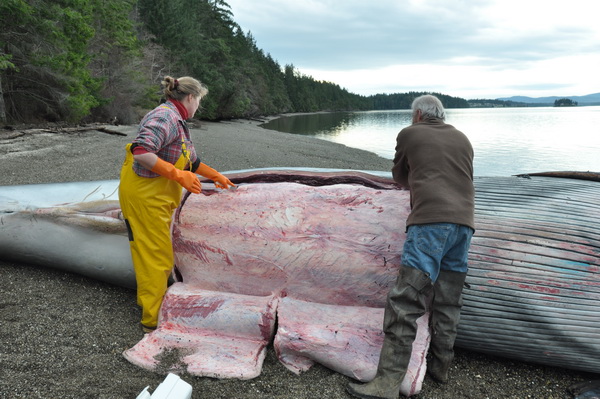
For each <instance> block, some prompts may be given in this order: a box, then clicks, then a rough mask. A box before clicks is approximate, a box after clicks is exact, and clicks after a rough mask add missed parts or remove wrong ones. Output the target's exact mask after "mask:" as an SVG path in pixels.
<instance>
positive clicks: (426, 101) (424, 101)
mask: <svg viewBox="0 0 600 399" xmlns="http://www.w3.org/2000/svg"><path fill="white" fill-rule="evenodd" d="M411 108H412V112H413V115H414V114H415V113H416V112H417V111H421V116H422V118H439V119H441V120H444V119H446V111H444V106H443V105H442V102H441V101H440V100H439V99H438V98H437V97H436V96H432V95H430V94H425V95H424V96H420V97H417V98H415V99H414V100H413V102H412V106H411Z"/></svg>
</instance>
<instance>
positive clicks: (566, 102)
mask: <svg viewBox="0 0 600 399" xmlns="http://www.w3.org/2000/svg"><path fill="white" fill-rule="evenodd" d="M554 106H555V107H576V106H577V101H573V100H571V99H570V98H561V99H560V100H554Z"/></svg>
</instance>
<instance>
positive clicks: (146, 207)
mask: <svg viewBox="0 0 600 399" xmlns="http://www.w3.org/2000/svg"><path fill="white" fill-rule="evenodd" d="M130 147H131V144H127V146H126V147H125V150H126V155H125V162H124V163H123V167H122V168H121V182H120V186H119V202H120V203H121V211H122V212H123V216H124V218H125V221H126V223H127V226H128V230H129V247H130V249H131V258H132V260H133V268H134V270H135V277H136V282H137V303H138V305H139V306H141V308H142V321H141V322H142V325H143V326H145V327H150V328H153V327H156V326H157V324H158V313H159V311H160V306H161V304H162V300H163V297H164V295H165V292H166V291H167V282H168V279H169V274H170V273H171V270H172V269H173V264H174V257H173V244H172V241H171V221H172V216H173V212H174V211H175V209H176V208H177V206H178V205H179V203H180V201H181V186H180V185H179V183H177V182H175V181H173V180H169V179H167V178H165V177H162V176H158V177H140V176H138V175H137V174H136V173H135V172H134V171H133V155H132V154H131V150H130ZM185 164H186V159H185V158H184V156H183V155H182V156H181V157H180V158H179V160H178V161H177V163H176V164H175V167H176V168H178V169H183V167H184V166H185Z"/></svg>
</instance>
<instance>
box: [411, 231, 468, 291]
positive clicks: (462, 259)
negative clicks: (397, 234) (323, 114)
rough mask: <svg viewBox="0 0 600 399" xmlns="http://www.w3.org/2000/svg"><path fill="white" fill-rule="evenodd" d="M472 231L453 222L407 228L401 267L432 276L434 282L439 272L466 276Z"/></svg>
mask: <svg viewBox="0 0 600 399" xmlns="http://www.w3.org/2000/svg"><path fill="white" fill-rule="evenodd" d="M472 237H473V229H472V228H470V227H468V226H462V225H459V224H454V223H432V224H419V225H412V226H409V227H408V230H407V236H406V242H405V243H404V249H403V252H402V264H403V265H404V266H409V267H414V268H415V269H419V270H421V271H422V272H424V273H427V274H429V277H430V278H431V281H432V282H434V283H435V281H436V280H437V278H438V276H439V274H440V270H449V271H453V272H462V273H466V272H467V269H468V266H467V258H468V254H469V247H470V245H471V238H472Z"/></svg>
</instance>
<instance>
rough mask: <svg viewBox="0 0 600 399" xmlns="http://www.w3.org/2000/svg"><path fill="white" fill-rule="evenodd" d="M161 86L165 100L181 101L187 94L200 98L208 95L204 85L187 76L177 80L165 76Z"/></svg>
mask: <svg viewBox="0 0 600 399" xmlns="http://www.w3.org/2000/svg"><path fill="white" fill-rule="evenodd" d="M162 85H163V93H164V95H165V98H167V99H170V98H172V99H173V100H177V101H181V100H183V99H184V98H185V96H187V95H188V94H192V95H194V97H200V98H202V97H204V96H205V95H207V94H208V89H207V88H206V86H204V84H202V83H200V82H199V81H198V80H196V79H194V78H191V77H189V76H184V77H181V78H179V79H174V78H172V77H171V76H165V78H164V80H163V81H162Z"/></svg>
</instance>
